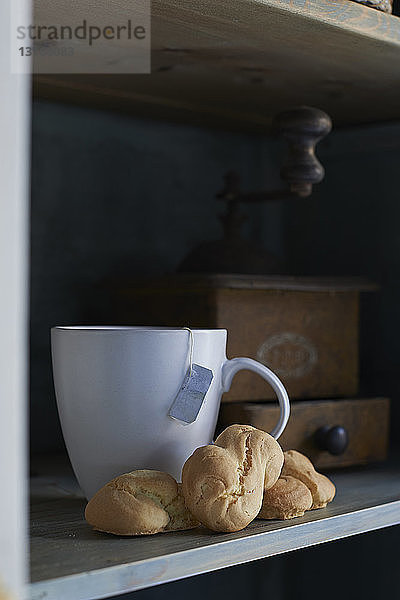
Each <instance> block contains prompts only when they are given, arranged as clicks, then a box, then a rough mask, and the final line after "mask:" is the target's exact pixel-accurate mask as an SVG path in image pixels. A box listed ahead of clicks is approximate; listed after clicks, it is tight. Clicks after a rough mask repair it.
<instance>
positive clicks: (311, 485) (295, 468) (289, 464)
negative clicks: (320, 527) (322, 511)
mask: <svg viewBox="0 0 400 600" xmlns="http://www.w3.org/2000/svg"><path fill="white" fill-rule="evenodd" d="M283 475H291V476H292V477H295V478H296V479H300V481H302V482H303V483H304V484H305V485H306V486H307V487H308V489H309V490H310V492H311V495H312V499H313V504H312V507H311V508H324V507H325V506H326V505H327V504H328V502H331V501H332V500H333V498H334V497H335V493H336V488H335V486H334V485H333V483H332V481H331V480H330V479H328V477H325V475H322V474H321V473H318V472H317V471H316V470H315V469H314V465H313V464H312V462H311V461H310V460H309V459H308V458H307V457H306V456H304V454H300V452H297V451H296V450H287V451H286V452H285V462H284V464H283V469H282V476H283Z"/></svg>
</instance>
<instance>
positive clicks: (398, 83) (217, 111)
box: [33, 0, 400, 132]
mask: <svg viewBox="0 0 400 600" xmlns="http://www.w3.org/2000/svg"><path fill="white" fill-rule="evenodd" d="M129 2H130V0H119V1H118V2H115V3H114V4H115V5H116V6H118V7H119V10H120V12H121V15H125V14H129V13H127V12H126V11H128V10H129ZM113 6H114V5H113ZM68 10H69V9H68V8H65V9H64V13H65V11H68ZM74 10H75V7H74ZM77 10H79V3H77ZM107 10H109V2H107V1H106V0H98V2H97V3H96V19H99V22H102V21H101V15H102V11H104V14H107V12H106V11H107ZM36 15H37V19H38V22H40V17H41V12H40V4H38V6H37V7H36ZM100 51H101V44H99V52H100ZM127 52H129V47H127ZM399 60H400V19H399V18H397V17H395V16H393V15H388V14H385V13H382V12H380V11H377V10H371V9H369V8H367V7H365V6H363V5H360V4H357V3H355V2H350V1H349V0H236V1H235V2H233V1H232V0H221V1H220V2H214V1H213V0H186V1H185V2H184V3H183V2H182V1H181V0H153V1H152V74H151V75H64V76H61V75H56V74H55V75H39V76H35V78H34V86H33V87H34V93H35V96H36V97H38V98H44V99H50V100H58V101H63V102H73V103H78V104H83V105H89V106H95V107H103V108H104V107H105V108H113V109H119V110H125V111H130V112H132V113H134V114H136V115H147V116H155V117H159V118H170V119H175V120H185V121H188V120H189V121H190V122H192V123H196V124H200V125H213V126H215V125H217V126H220V127H228V128H236V129H237V128H240V129H245V130H248V131H257V132H265V131H267V130H268V129H269V127H270V122H271V118H272V117H273V115H274V114H276V113H277V112H279V111H280V110H282V109H284V108H285V107H288V106H292V105H295V104H309V105H312V106H318V107H319V108H322V109H323V110H325V111H327V112H328V113H329V114H330V115H331V116H332V117H333V121H334V124H335V125H336V126H337V125H346V124H356V123H366V122H376V121H383V120H393V119H397V118H399V117H400V107H399V102H398V97H399V93H400V69H399Z"/></svg>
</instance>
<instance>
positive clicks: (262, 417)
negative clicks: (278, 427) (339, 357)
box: [219, 398, 390, 469]
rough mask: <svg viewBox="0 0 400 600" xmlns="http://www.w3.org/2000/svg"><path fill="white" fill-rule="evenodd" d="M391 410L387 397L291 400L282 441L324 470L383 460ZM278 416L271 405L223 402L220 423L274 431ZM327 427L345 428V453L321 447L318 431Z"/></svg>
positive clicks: (287, 446)
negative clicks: (346, 438) (317, 437)
mask: <svg viewBox="0 0 400 600" xmlns="http://www.w3.org/2000/svg"><path fill="white" fill-rule="evenodd" d="M389 410H390V401H389V400H388V398H368V399H354V400H313V401H309V402H306V401H302V402H292V407H291V415H290V419H289V422H288V425H287V427H286V429H285V431H284V432H283V434H282V436H281V437H280V439H279V443H280V444H281V446H282V448H283V449H284V450H289V449H292V448H293V449H295V450H299V451H300V452H303V453H304V454H306V455H307V456H308V457H309V458H310V459H311V460H312V461H313V463H314V464H315V465H316V466H317V467H319V468H322V469H323V468H328V467H347V466H350V465H356V464H366V463H369V462H375V461H380V460H384V459H385V458H386V455H387V447H388V438H389ZM278 416H279V409H278V407H277V406H271V405H269V404H257V403H252V402H241V403H232V404H223V405H222V406H221V411H220V420H219V426H220V427H221V428H224V427H226V426H228V425H231V424H233V423H243V424H247V425H253V427H257V428H258V429H263V430H264V431H271V429H272V428H273V427H274V425H275V424H276V422H277V420H278ZM326 426H329V427H335V426H341V427H343V428H344V429H345V430H346V432H347V436H348V445H347V448H346V449H345V450H344V451H343V453H341V454H339V455H333V454H331V453H330V452H329V451H327V450H321V449H320V448H319V447H318V445H317V442H316V434H317V431H318V430H320V428H322V427H326Z"/></svg>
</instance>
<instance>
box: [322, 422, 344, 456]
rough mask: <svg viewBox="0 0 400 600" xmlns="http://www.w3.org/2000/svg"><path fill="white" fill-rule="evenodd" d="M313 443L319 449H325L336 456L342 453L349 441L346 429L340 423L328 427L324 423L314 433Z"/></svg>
mask: <svg viewBox="0 0 400 600" xmlns="http://www.w3.org/2000/svg"><path fill="white" fill-rule="evenodd" d="M315 443H316V444H317V446H318V448H319V449H320V450H327V451H328V452H329V453H330V454H333V455H334V456H338V455H339V454H343V452H344V451H345V450H346V448H347V446H348V443H349V436H348V433H347V430H346V429H345V428H344V427H342V426H341V425H335V426H334V427H330V426H329V425H324V427H320V428H319V429H317V431H316V433H315Z"/></svg>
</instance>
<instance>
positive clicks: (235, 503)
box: [182, 425, 283, 531]
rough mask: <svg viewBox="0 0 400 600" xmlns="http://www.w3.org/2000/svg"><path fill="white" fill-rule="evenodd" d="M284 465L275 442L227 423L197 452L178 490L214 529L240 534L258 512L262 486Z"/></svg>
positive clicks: (196, 514)
mask: <svg viewBox="0 0 400 600" xmlns="http://www.w3.org/2000/svg"><path fill="white" fill-rule="evenodd" d="M282 463H283V452H282V449H281V447H280V446H279V444H278V442H277V441H276V440H274V438H273V437H271V436H270V435H269V434H268V433H265V432H264V431H260V430H259V429H255V428H254V427H251V426H250V425H231V426H230V427H228V428H227V429H225V431H223V432H222V433H221V434H220V435H219V436H218V437H217V439H216V440H215V444H213V445H210V446H203V447H201V448H197V450H195V452H194V453H193V454H192V456H190V457H189V458H188V460H187V461H186V463H185V465H184V467H183V471H182V492H183V495H184V498H185V503H186V506H187V507H188V509H189V510H190V512H191V513H192V514H193V516H194V517H195V518H196V519H198V520H199V521H200V522H201V523H202V524H203V525H205V526H206V527H208V528H209V529H213V530H214V531H239V530H240V529H243V528H244V527H246V526H247V525H248V524H249V523H250V522H251V521H252V520H253V519H254V518H255V517H256V516H257V514H258V513H259V511H260V508H261V504H262V499H263V493H264V487H266V488H270V487H272V486H273V485H274V483H275V482H276V481H277V479H278V477H279V474H280V471H281V468H282Z"/></svg>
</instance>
